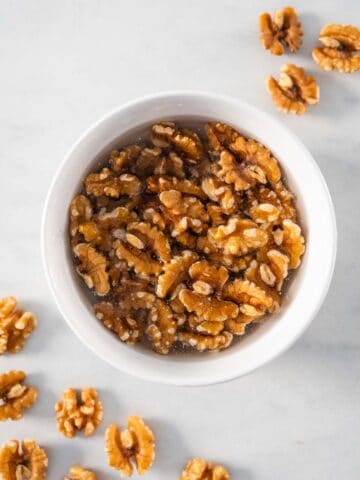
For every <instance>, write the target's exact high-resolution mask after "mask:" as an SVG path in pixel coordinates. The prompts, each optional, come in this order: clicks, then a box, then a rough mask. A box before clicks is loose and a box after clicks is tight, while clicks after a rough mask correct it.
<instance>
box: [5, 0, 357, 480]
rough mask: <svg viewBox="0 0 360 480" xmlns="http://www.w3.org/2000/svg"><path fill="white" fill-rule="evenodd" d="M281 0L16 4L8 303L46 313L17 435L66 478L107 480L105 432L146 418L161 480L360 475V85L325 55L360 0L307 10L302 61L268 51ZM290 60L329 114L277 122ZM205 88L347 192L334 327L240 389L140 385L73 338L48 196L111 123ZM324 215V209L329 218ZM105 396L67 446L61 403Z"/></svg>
mask: <svg viewBox="0 0 360 480" xmlns="http://www.w3.org/2000/svg"><path fill="white" fill-rule="evenodd" d="M279 5H281V2H280V4H279V3H278V2H275V1H273V0H268V1H266V2H265V1H257V2H255V1H246V2H245V1H244V2H240V1H239V0H223V1H213V0H211V1H209V0H208V1H206V0H194V1H190V0H183V1H181V2H179V1H177V2H175V1H173V0H154V1H151V2H150V1H146V0H132V1H130V0H127V1H120V0H107V1H100V0H88V1H86V2H85V1H80V0H61V1H60V0H57V1H55V0H53V1H48V0H33V1H26V0H17V1H11V0H2V1H1V2H0V69H1V70H0V132H1V134H0V162H1V172H0V206H1V207H0V211H1V214H0V232H1V234H0V273H1V277H0V278H1V288H0V290H1V291H0V294H1V295H3V294H7V293H13V294H15V295H16V296H18V297H19V298H21V299H22V301H23V303H24V304H26V305H27V306H28V307H29V308H30V309H32V310H34V311H35V312H36V314H37V315H38V318H39V328H38V332H37V333H36V335H34V336H33V338H32V339H31V341H30V342H29V344H28V348H26V349H25V350H24V351H23V352H22V353H20V354H18V355H16V356H11V357H10V356H7V357H2V358H1V359H0V366H1V371H5V370H7V369H10V368H25V369H26V370H27V371H28V372H29V381H31V382H33V383H34V384H35V385H37V386H38V387H39V390H40V397H39V401H38V403H37V404H36V406H35V407H34V408H33V409H32V410H31V412H29V413H28V414H27V415H26V416H25V419H24V420H22V421H20V422H13V423H3V424H1V425H0V440H1V441H3V440H5V439H9V438H21V437H29V436H33V435H34V436H36V438H37V439H38V440H39V442H41V443H42V444H43V445H44V446H46V447H47V449H48V451H49V455H50V473H49V478H54V479H55V478H62V475H63V474H64V473H65V472H66V471H67V469H68V468H69V467H70V466H71V465H73V464H74V463H80V464H84V465H88V466H89V467H94V468H96V469H97V471H98V472H99V473H101V475H100V478H108V479H116V478H119V477H118V475H117V474H116V472H114V471H113V472H111V471H110V470H109V469H108V468H107V467H106V465H105V457H104V454H103V451H102V449H103V439H102V437H103V433H104V427H105V425H106V424H108V423H109V422H110V421H116V422H118V423H120V424H123V423H124V420H125V417H126V416H127V415H128V414H129V413H131V412H137V413H140V414H141V415H143V416H144V417H146V418H148V419H149V421H150V423H151V425H153V427H154V430H155V431H156V433H157V442H158V450H157V461H156V463H155V466H154V468H153V470H152V471H151V472H150V473H149V474H148V476H147V478H148V479H149V480H155V479H158V480H165V479H166V480H167V479H171V478H174V479H175V478H177V476H178V474H179V472H180V470H181V467H182V466H183V464H184V463H185V461H186V460H187V459H188V458H190V457H192V456H205V457H207V458H209V459H213V460H217V461H219V462H223V463H224V464H226V465H228V466H229V468H230V470H231V472H232V474H233V478H234V479H238V480H290V479H291V480H303V479H308V480H310V479H311V480H324V479H326V480H338V479H345V478H346V479H347V480H358V478H359V476H360V473H359V471H360V455H359V446H358V445H359V427H360V402H359V398H360V372H359V362H360V350H359V347H360V321H359V320H360V319H359V313H360V301H359V299H360V295H359V277H360V267H359V259H360V254H359V252H360V247H359V236H360V223H359V213H358V212H359V203H360V188H359V184H360V154H359V152H360V135H359V116H360V107H359V96H360V82H359V78H360V73H358V74H354V75H341V74H338V73H327V72H323V71H320V70H319V69H318V68H317V67H316V65H315V64H314V63H313V62H312V60H311V57H310V51H311V48H312V46H313V45H314V43H316V38H317V34H318V32H319V30H320V28H321V27H322V26H323V25H324V24H325V23H327V22H343V23H350V22H356V20H357V21H358V26H360V25H359V20H360V5H359V2H358V1H356V0H344V1H343V2H341V3H340V2H338V1H332V2H329V1H326V0H318V1H317V2H312V1H309V0H306V1H305V0H303V1H301V2H300V1H299V0H297V1H296V2H294V5H295V6H296V7H297V8H298V10H299V11H300V14H301V18H302V20H303V23H304V30H305V41H304V46H303V48H302V49H301V51H300V52H299V54H297V55H285V56H284V57H280V58H279V57H272V56H271V55H270V54H268V53H267V52H265V51H264V50H263V49H262V48H261V45H260V43H259V41H258V39H257V36H258V33H257V15H258V14H259V13H261V12H262V11H263V10H264V9H268V10H270V11H272V10H273V9H274V8H276V7H278V6H279ZM285 62H296V63H298V64H300V65H303V66H305V67H306V68H308V69H309V71H311V72H313V73H314V74H315V75H316V78H317V79H318V81H319V84H320V88H321V102H320V104H319V106H318V107H316V108H312V109H311V111H310V112H309V113H308V114H307V115H304V116H303V117H300V118H295V117H285V116H284V115H283V114H281V113H278V112H276V111H275V109H274V107H273V105H272V103H271V101H270V98H269V97H268V95H267V93H266V92H265V88H264V78H265V77H266V76H267V75H268V74H276V73H277V72H278V70H279V68H280V66H281V65H282V64H283V63H285ZM182 88H198V89H204V90H206V89H208V90H212V91H217V92H222V93H227V94H231V95H233V96H235V97H238V98H242V99H244V100H247V101H248V102H251V103H254V104H255V105H257V106H258V107H260V108H262V109H263V110H265V111H267V112H270V113H272V114H273V115H275V117H277V118H279V119H281V120H283V121H284V122H285V123H286V124H287V125H288V126H289V127H290V129H291V130H292V131H293V132H294V133H296V134H297V135H298V136H299V137H300V138H301V140H302V141H303V142H304V143H305V144H306V145H307V147H308V148H309V149H310V151H311V152H312V153H313V155H314V157H315V159H316V160H317V162H318V164H319V165H320V167H321V170H322V172H323V174H324V176H325V178H326V180H327V182H328V185H329V188H330V191H331V194H332V196H333V200H334V204H335V209H336V214H337V221H338V229H339V252H338V260H337V266H336V270H335V275H334V280H333V283H332V286H331V288H330V292H329V294H328V297H327V299H326V301H325V304H324V305H323V307H322V309H321V311H320V313H319V314H318V316H317V318H316V319H315V321H314V322H313V324H312V325H311V327H310V328H309V330H308V331H307V332H306V333H305V335H304V336H303V337H302V338H301V339H300V340H299V341H298V342H297V343H296V345H295V346H294V347H293V348H291V349H290V350H289V351H288V352H286V353H285V354H284V355H282V356H281V357H280V358H278V359H276V360H275V361H273V362H272V363H270V364H269V365H267V366H265V367H263V368H261V369H260V370H258V371H257V372H255V373H253V374H252V375H249V376H247V377H245V378H241V379H238V380H236V381H233V382H230V383H226V384H222V385H218V386H213V387H204V388H173V387H171V388H170V387H165V386H158V385H153V384H149V383H146V382H142V381H139V380H136V379H134V378H131V377H128V376H125V375H123V374H121V373H119V372H117V371H116V370H114V369H113V368H111V367H109V366H108V365H106V364H105V363H103V362H102V361H100V360H98V358H97V357H95V356H94V355H93V354H92V353H91V352H90V351H89V350H88V349H87V348H86V347H84V346H83V345H82V344H81V343H80V342H79V341H78V340H77V338H75V337H74V335H73V334H72V333H71V331H70V330H69V328H68V327H67V326H66V324H65V323H64V322H63V320H62V318H61V316H60V314H59V312H58V311H57V309H56V307H55V305H54V302H53V300H52V298H51V297H50V293H49V290H48V288H47V285H46V282H45V278H44V274H43V270H42V264H41V258H40V244H39V230H40V220H41V212H42V208H43V203H44V199H45V195H46V192H47V189H48V187H49V183H50V181H51V179H52V177H53V175H54V172H55V170H56V169H57V167H58V165H59V163H60V162H61V160H62V158H63V156H64V155H65V153H66V151H67V150H68V149H69V147H70V146H71V144H72V143H73V142H74V141H75V140H76V139H77V138H78V136H79V135H80V134H81V133H82V132H83V131H84V130H85V129H86V128H87V127H88V126H89V125H90V124H91V123H92V122H94V121H95V120H97V119H98V118H99V117H101V116H102V115H104V114H105V113H107V112H108V111H109V110H112V109H113V108H114V107H116V106H117V105H119V104H121V103H123V102H125V101H127V100H130V99H133V98H135V97H137V96H140V95H144V94H146V93H151V92H156V91H160V90H167V89H182ZM314 208H316V205H314ZM87 384H90V385H94V386H96V387H98V388H99V390H100V393H101V396H102V397H103V399H104V404H105V419H104V423H103V426H102V427H101V428H100V429H99V430H98V432H97V433H96V435H95V436H94V437H92V438H89V439H85V438H83V437H79V438H78V439H76V440H67V439H65V438H63V437H61V436H60V435H59V434H58V432H57V430H56V427H55V422H54V420H53V405H54V403H55V401H56V399H57V397H58V395H59V393H60V391H61V390H62V389H63V388H65V387H67V386H69V385H75V386H78V385H79V386H80V385H87Z"/></svg>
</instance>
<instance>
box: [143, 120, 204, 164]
mask: <svg viewBox="0 0 360 480" xmlns="http://www.w3.org/2000/svg"><path fill="white" fill-rule="evenodd" d="M151 141H152V143H153V144H154V145H155V146H157V147H169V146H170V145H173V146H174V147H175V148H176V149H177V150H178V151H179V152H182V153H184V154H186V155H187V156H188V157H190V158H191V159H193V160H199V159H200V157H201V155H202V152H203V146H202V144H201V141H200V138H199V137H198V135H197V134H196V133H195V132H190V131H189V130H184V129H180V128H178V127H177V126H176V125H175V123H171V122H162V123H157V124H156V125H154V126H153V127H152V132H151Z"/></svg>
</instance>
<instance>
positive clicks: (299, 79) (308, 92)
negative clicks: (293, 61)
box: [266, 64, 320, 115]
mask: <svg viewBox="0 0 360 480" xmlns="http://www.w3.org/2000/svg"><path fill="white" fill-rule="evenodd" d="M266 86H267V90H268V92H269V93H270V95H271V97H272V100H273V102H274V104H275V105H276V107H277V108H278V109H279V110H282V111H283V112H285V113H296V114H297V115H301V114H303V113H304V112H306V111H307V109H308V105H316V104H317V103H318V102H319V99H320V90H319V87H318V84H317V83H316V80H315V78H314V77H311V76H308V75H306V74H305V70H304V69H303V68H300V67H297V66H296V65H290V64H287V65H284V66H283V67H282V68H281V73H280V80H279V81H276V80H275V79H274V78H273V77H268V78H267V80H266Z"/></svg>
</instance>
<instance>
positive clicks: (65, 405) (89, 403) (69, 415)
mask: <svg viewBox="0 0 360 480" xmlns="http://www.w3.org/2000/svg"><path fill="white" fill-rule="evenodd" d="M79 400H81V401H79ZM55 412H56V420H57V424H58V429H59V431H60V433H62V434H63V435H64V436H65V437H68V438H71V437H74V436H75V434H76V430H84V434H85V435H86V436H89V435H92V434H93V433H94V431H95V428H96V427H97V426H98V425H99V424H100V422H101V420H102V417H103V406H102V403H101V401H100V400H99V399H98V394H97V392H96V390H94V389H93V388H84V389H83V390H82V391H81V395H80V399H79V398H78V393H77V391H76V390H75V389H74V388H68V389H67V390H65V391H64V392H63V394H62V397H61V400H60V401H59V402H57V403H56V405H55Z"/></svg>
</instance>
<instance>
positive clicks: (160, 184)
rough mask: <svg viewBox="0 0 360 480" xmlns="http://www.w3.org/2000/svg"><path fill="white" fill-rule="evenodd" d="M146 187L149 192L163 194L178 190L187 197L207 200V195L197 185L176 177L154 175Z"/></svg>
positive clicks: (149, 178)
mask: <svg viewBox="0 0 360 480" xmlns="http://www.w3.org/2000/svg"><path fill="white" fill-rule="evenodd" d="M146 186H147V189H148V190H149V192H152V193H161V192H165V191H166V190H177V191H178V192H181V193H184V194H186V195H191V196H194V197H198V198H200V199H202V200H204V199H205V198H206V194H205V193H204V191H203V189H202V188H201V187H200V186H199V185H196V183H194V182H192V181H190V180H188V179H186V178H184V179H178V178H176V177H169V176H167V175H154V176H152V177H148V179H147V180H146Z"/></svg>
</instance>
